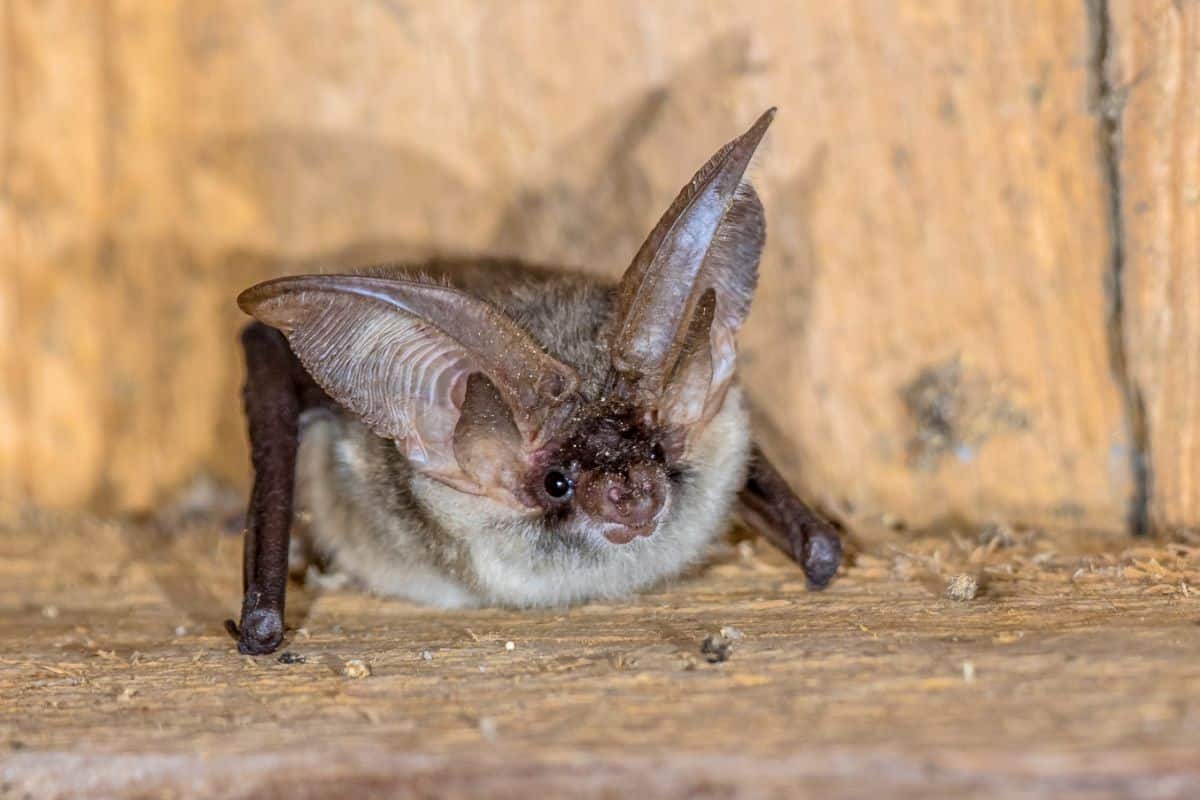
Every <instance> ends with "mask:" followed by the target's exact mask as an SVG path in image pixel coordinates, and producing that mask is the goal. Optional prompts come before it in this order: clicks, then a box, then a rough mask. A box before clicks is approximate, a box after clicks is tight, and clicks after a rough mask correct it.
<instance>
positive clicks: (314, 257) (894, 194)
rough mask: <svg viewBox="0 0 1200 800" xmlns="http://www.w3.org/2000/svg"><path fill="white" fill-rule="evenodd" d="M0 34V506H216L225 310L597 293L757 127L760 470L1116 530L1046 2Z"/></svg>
mask: <svg viewBox="0 0 1200 800" xmlns="http://www.w3.org/2000/svg"><path fill="white" fill-rule="evenodd" d="M0 24H2V25H3V26H4V30H5V34H4V36H3V37H0V41H2V42H3V43H2V44H0V47H3V48H4V62H3V63H5V64H6V65H7V69H6V74H7V75H8V76H9V78H8V80H7V81H6V82H5V84H4V85H3V86H2V87H0V97H2V98H3V99H2V100H0V102H3V103H4V108H5V110H6V112H5V116H4V121H3V122H2V123H0V128H3V132H2V133H0V136H2V137H3V139H2V141H3V143H4V153H5V156H4V162H3V164H4V169H5V173H4V179H3V180H2V181H0V231H3V235H4V236H5V237H6V239H8V240H11V241H12V242H13V243H14V246H13V247H11V248H9V247H5V248H3V249H2V251H0V259H4V273H5V276H6V277H5V280H4V281H3V284H0V292H3V297H4V299H3V300H2V301H0V329H2V330H3V331H4V332H5V333H6V335H5V336H0V371H2V373H0V374H2V375H3V380H4V385H5V391H3V392H0V395H3V399H2V400H0V415H2V416H0V421H2V422H4V423H5V424H3V425H0V431H3V433H0V497H2V498H7V499H8V500H10V501H12V500H15V501H17V502H20V503H33V504H37V505H43V506H51V507H63V508H80V507H86V508H93V509H107V510H121V511H150V510H155V509H158V508H160V507H161V506H162V505H163V504H164V503H165V502H166V501H167V500H168V499H169V498H173V497H175V496H177V495H178V494H179V493H180V492H181V491H182V490H184V489H187V488H188V487H193V486H196V485H201V486H203V485H204V484H203V483H202V482H201V480H200V479H201V478H204V477H205V476H210V477H212V478H215V479H216V480H217V481H219V482H220V483H222V484H225V485H230V486H233V487H236V488H239V489H240V488H241V487H244V486H245V482H246V456H245V445H244V440H243V433H242V426H241V421H240V418H239V411H238V401H237V394H238V392H237V386H238V383H239V381H240V366H239V363H238V355H237V352H236V349H235V347H234V341H235V330H236V327H237V325H238V324H239V316H238V314H237V313H236V310H235V308H234V306H233V302H232V298H233V297H234V296H235V294H236V292H237V291H238V290H240V289H241V288H244V287H245V286H246V285H248V284H250V283H252V282H254V281H256V280H259V279H262V278H265V277H268V276H271V275H275V274H279V273H282V272H291V271H298V270H311V269H333V268H346V267H349V266H353V265H358V264H362V263H364V262H366V261H372V260H379V259H385V258H386V259H396V258H407V257H418V256H421V255H424V254H430V253H461V252H498V253H502V254H508V255H518V256H522V257H525V258H528V259H532V260H539V261H549V262H558V263H565V264H570V265H578V266H583V267H584V268H587V269H591V270H594V271H596V272H599V273H604V274H616V273H617V272H618V271H619V270H620V269H621V268H622V267H623V266H624V265H625V263H626V262H627V261H628V260H629V258H630V256H631V255H632V253H633V252H634V250H635V249H636V247H637V244H638V243H639V242H640V239H641V237H642V236H643V235H644V234H645V232H646V231H647V230H648V229H649V228H650V226H651V225H652V224H653V222H654V220H655V219H656V217H657V216H658V214H659V213H660V212H661V210H662V208H663V207H664V206H665V204H666V203H667V202H668V201H669V199H670V198H671V197H672V196H673V195H674V192H675V191H676V189H677V188H678V186H679V185H680V184H681V182H682V181H683V180H684V179H685V178H686V177H687V176H688V175H690V174H691V173H692V171H693V170H694V169H695V167H696V165H697V164H699V163H701V162H702V161H703V160H704V159H705V158H706V157H707V156H708V155H709V153H710V152H711V151H712V150H713V149H714V147H716V146H717V145H718V144H719V143H721V142H723V141H725V140H726V139H728V138H729V137H730V136H731V135H733V134H734V133H736V132H737V131H740V130H741V129H743V128H744V127H745V125H746V124H747V122H748V121H750V120H752V119H753V118H754V116H755V115H756V114H757V113H758V112H759V111H761V110H762V109H763V108H764V107H766V106H768V105H771V104H777V105H779V106H780V108H781V111H780V115H779V117H778V119H777V122H776V124H775V126H774V128H773V130H772V134H771V139H770V141H769V142H768V145H767V149H766V151H765V153H764V154H763V156H762V158H761V160H760V164H759V166H758V167H757V168H756V176H757V177H756V180H757V182H758V183H759V184H760V186H761V191H762V195H763V198H764V201H765V204H766V206H767V209H768V217H769V228H770V233H769V236H768V239H769V245H768V252H767V256H766V258H765V261H764V265H763V277H762V288H761V290H760V292H759V297H758V300H757V301H756V308H755V310H754V312H753V313H752V315H751V323H750V326H749V329H748V330H747V332H746V335H745V337H744V342H743V344H744V353H745V355H746V363H745V369H744V374H745V376H746V378H747V381H748V383H749V384H750V387H751V390H752V392H754V393H755V394H756V395H757V396H758V397H759V398H760V400H761V404H762V405H763V407H764V412H765V415H766V418H767V425H768V428H769V429H770V430H771V431H772V434H771V435H770V437H769V438H770V448H771V449H772V450H773V455H775V456H776V457H777V458H778V459H779V460H781V461H782V462H783V463H784V464H785V465H787V466H788V471H789V473H790V475H791V476H792V477H794V478H799V479H801V480H803V482H804V483H805V484H806V486H807V487H808V489H809V491H810V492H811V493H812V494H814V495H816V496H818V497H820V498H821V499H822V500H823V501H824V502H825V504H826V505H827V506H829V507H830V508H832V509H833V510H835V511H837V512H838V513H840V514H842V515H843V516H845V517H846V518H847V519H848V520H849V521H850V522H852V523H853V524H859V523H861V522H863V521H869V520H872V519H878V518H880V517H881V516H882V515H888V516H889V518H891V519H895V520H901V521H904V522H906V523H907V524H909V525H910V526H912V527H920V526H923V525H928V524H934V523H938V522H940V521H944V520H946V519H949V518H952V517H955V516H963V517H967V518H972V519H983V518H988V517H991V516H1001V517H1005V518H1010V519H1015V520H1022V521H1027V522H1031V523H1038V524H1043V525H1047V526H1051V527H1065V526H1071V527H1085V528H1092V529H1100V530H1117V529H1122V528H1124V525H1125V512H1126V510H1127V506H1128V504H1129V501H1130V497H1131V495H1132V493H1133V482H1132V480H1131V475H1130V469H1129V464H1130V460H1131V459H1130V458H1129V457H1128V448H1129V447H1130V438H1129V436H1128V434H1127V433H1126V431H1125V419H1124V413H1123V408H1122V397H1121V392H1120V390H1119V387H1118V386H1117V385H1116V382H1115V381H1114V379H1113V377H1112V375H1111V372H1110V368H1109V354H1108V352H1107V349H1106V344H1105V341H1106V340H1105V331H1106V324H1107V320H1106V317H1105V313H1106V312H1105V309H1106V304H1105V298H1104V290H1103V286H1104V280H1105V276H1106V274H1107V268H1108V253H1109V251H1110V244H1111V240H1110V239H1109V238H1108V236H1109V234H1108V229H1107V219H1108V207H1107V199H1106V197H1107V194H1106V193H1107V187H1106V183H1105V179H1104V171H1103V169H1102V163H1101V161H1102V159H1100V149H1101V148H1100V135H1099V131H1100V127H1099V126H1100V120H1099V118H1098V117H1097V116H1096V115H1095V114H1094V113H1093V108H1092V106H1091V105H1089V87H1090V86H1091V81H1092V77H1093V76H1092V74H1091V73H1092V72H1093V69H1092V55H1093V52H1092V39H1091V38H1090V27H1089V23H1088V19H1087V15H1086V8H1085V6H1084V5H1083V4H1075V5H1072V4H1062V3H1054V2H1034V0H1020V2H1012V3H1003V4H987V5H986V6H984V7H978V6H976V5H971V4H964V3H959V2H951V1H950V0H939V1H938V2H932V3H931V2H925V1H924V0H921V1H920V2H918V0H906V1H905V2H871V1H870V0H862V1H861V2H854V3H838V4H828V3H816V2H811V3H799V4H798V3H791V2H769V1H768V0H749V1H748V2H738V3H720V4H718V3H706V4H702V5H700V6H697V5H695V4H690V3H682V2H679V3H664V4H652V5H647V4H644V3H638V2H634V0H623V1H622V2H618V3H606V4H582V5H577V4H550V5H546V4H543V3H537V2H528V3H513V4H505V5H504V7H503V9H501V8H500V7H496V6H490V5H486V4H485V5H478V4H473V3H458V4H456V3H446V4H427V3H407V2H399V1H396V2H386V3H385V2H380V3H363V4H356V5H354V6H352V7H349V8H343V7H338V6H332V5H327V4H295V5H292V4H276V3H267V2H262V3H250V4H246V3H228V2H213V3H204V4H194V3H191V4H188V3H181V2H153V3H151V2H136V1H134V0H121V1H118V2H113V3H108V4H95V5H89V6H88V7H87V9H86V10H84V11H82V12H81V11H80V10H79V9H78V7H77V4H74V3H68V2H62V0H57V1H56V0H47V2H42V3H32V2H23V1H22V0H12V1H11V2H9V3H8V4H7V5H6V6H5V13H4V14H3V15H2V18H0ZM318 34H319V35H318ZM329 43H336V46H330V44H329ZM14 309H15V310H14Z"/></svg>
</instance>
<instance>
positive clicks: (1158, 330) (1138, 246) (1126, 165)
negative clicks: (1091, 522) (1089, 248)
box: [1108, 0, 1200, 528]
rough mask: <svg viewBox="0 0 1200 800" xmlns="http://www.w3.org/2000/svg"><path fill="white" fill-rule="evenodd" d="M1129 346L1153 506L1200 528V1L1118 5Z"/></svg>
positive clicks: (1116, 72) (1160, 519)
mask: <svg viewBox="0 0 1200 800" xmlns="http://www.w3.org/2000/svg"><path fill="white" fill-rule="evenodd" d="M1112 28H1113V31H1114V34H1113V42H1112V46H1111V57H1110V61H1109V64H1108V71H1109V75H1110V80H1111V82H1112V84H1113V86H1114V87H1115V89H1116V96H1117V98H1118V100H1119V104H1117V105H1115V106H1114V107H1113V108H1112V109H1111V111H1112V113H1113V115H1114V122H1115V129H1114V133H1115V134H1116V135H1117V136H1118V137H1119V138H1118V140H1117V143H1116V144H1117V148H1118V153H1119V158H1120V165H1121V223H1122V228H1123V244H1124V246H1123V251H1124V252H1123V257H1124V288H1125V291H1124V296H1125V304H1126V312H1125V345H1126V349H1127V352H1128V353H1129V354H1130V355H1131V358H1130V369H1131V378H1132V380H1133V386H1134V387H1135V388H1136V390H1137V392H1138V395H1139V398H1140V402H1141V403H1142V405H1143V407H1144V416H1145V425H1146V431H1147V442H1146V453H1147V469H1148V475H1149V480H1150V487H1151V492H1150V496H1149V501H1150V502H1149V514H1150V520H1151V522H1152V523H1154V524H1155V525H1157V526H1158V527H1160V528H1170V527H1192V528H1196V527H1198V526H1200V158H1198V157H1197V154H1198V153H1200V3H1197V2H1195V0H1189V1H1188V2H1178V3H1175V2H1169V0H1155V2H1142V1H1141V0H1120V2H1115V3H1113V26H1112Z"/></svg>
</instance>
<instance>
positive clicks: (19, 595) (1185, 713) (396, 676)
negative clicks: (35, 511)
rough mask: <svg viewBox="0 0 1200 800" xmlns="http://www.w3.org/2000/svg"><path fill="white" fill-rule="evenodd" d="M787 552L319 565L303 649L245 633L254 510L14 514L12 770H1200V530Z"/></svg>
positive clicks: (973, 780) (704, 774)
mask: <svg viewBox="0 0 1200 800" xmlns="http://www.w3.org/2000/svg"><path fill="white" fill-rule="evenodd" d="M864 542H865V543H864ZM981 542H984V544H981ZM764 548H765V546H764V545H756V544H754V543H746V544H744V545H741V546H740V547H725V548H723V549H722V551H721V552H720V553H719V554H718V555H717V556H716V558H715V559H714V561H713V562H712V563H711V564H710V565H709V566H708V567H707V568H706V569H705V570H703V571H702V572H701V573H700V574H698V575H696V576H693V577H692V578H689V579H688V580H685V581H682V582H680V583H679V584H677V585H673V586H669V587H665V588H663V589H661V590H658V591H655V592H651V593H648V594H645V595H642V596H640V597H638V598H634V599H631V600H630V601H628V602H623V603H617V604H611V605H589V606H583V607H579V608H574V609H570V610H563V611H542V612H506V611H495V610H486V611H462V612H440V611H434V610H429V609H422V608H418V607H415V606H411V605H408V604H405V603H399V602H391V601H384V600H380V599H375V598H370V597H364V596H360V595H357V594H353V593H349V592H334V591H327V592H318V591H316V590H304V589H303V588H302V587H300V586H299V585H297V586H295V587H293V588H294V590H295V591H294V592H293V594H292V601H291V604H290V619H289V624H290V625H291V626H293V627H294V628H296V630H293V631H292V632H291V633H290V634H289V636H288V638H287V641H286V644H285V648H284V649H285V651H286V652H288V653H291V654H293V656H294V657H297V658H299V659H303V660H302V661H299V662H297V663H280V661H279V660H278V659H277V658H276V657H274V656H267V657H262V658H249V657H243V656H239V655H238V654H237V653H236V651H235V649H234V644H233V641H232V640H231V639H230V638H229V637H228V636H227V635H226V634H225V633H224V632H223V630H222V627H221V622H222V620H223V619H224V618H226V617H228V616H230V615H232V614H233V612H234V610H235V608H236V605H237V601H238V585H237V584H238V580H239V579H238V574H239V569H238V564H237V560H238V559H237V553H238V550H239V544H238V542H237V539H236V538H234V537H231V536H230V535H229V534H227V533H219V532H217V531H215V530H214V529H212V528H193V529H190V530H186V531H181V532H176V533H174V534H165V533H162V532H158V531H154V530H151V529H146V528H135V527H129V526H118V525H112V524H102V523H79V522H76V521H71V520H68V519H63V518H50V519H46V518H43V519H41V520H29V521H27V522H25V523H24V524H23V525H22V526H20V527H18V528H13V529H9V530H6V531H3V536H0V787H2V788H0V796H4V797H10V796H11V797H35V798H43V797H63V798H66V797H80V796H114V795H119V796H138V797H190V796H204V797H288V798H304V797H317V796H325V795H326V794H327V793H329V792H337V793H339V794H348V795H349V794H352V795H353V796H393V795H394V794H395V793H396V792H399V791H402V790H403V791H408V792H411V793H412V794H413V795H415V796H430V797H432V796H437V797H529V796H565V795H571V796H577V797H602V796H605V797H609V796H649V795H650V794H653V795H654V796H660V797H697V796H701V797H889V798H910V797H911V798H918V797H920V798H927V797H956V798H963V797H984V796H987V797H997V796H1018V795H1019V796H1022V797H1047V798H1050V797H1053V798H1076V797H1081V798H1082V797H1086V798H1098V797H1129V796H1135V795H1136V796H1143V797H1156V798H1171V797H1180V798H1183V797H1195V796H1197V792H1198V791H1200V761H1197V759H1196V757H1195V745H1196V740H1197V736H1198V735H1200V599H1198V597H1197V591H1200V541H1193V542H1191V543H1188V542H1178V543H1175V544H1166V543H1148V544H1145V545H1143V546H1141V547H1138V548H1130V547H1128V543H1122V542H1119V541H1111V540H1106V541H1097V540H1096V539H1095V538H1094V537H1079V538H1072V539H1069V540H1064V539H1062V538H1058V539H1054V538H1051V537H1049V536H1047V535H1044V534H1038V533H1035V532H1021V531H1017V532H1012V531H1008V530H1004V529H1000V530H998V531H995V530H993V531H990V532H988V533H984V534H981V533H980V532H978V531H975V530H968V529H963V530H961V531H958V532H956V533H954V534H951V535H947V536H944V537H940V538H932V537H922V538H917V539H915V540H911V541H907V542H900V541H899V540H896V539H892V538H885V537H880V538H875V539H871V540H870V541H865V540H863V539H860V540H859V544H858V555H857V557H856V561H855V563H854V565H853V566H851V567H849V569H848V570H847V571H846V573H845V574H844V575H843V576H841V578H840V579H839V580H838V581H837V583H835V584H834V586H833V587H832V588H831V589H830V590H829V591H827V592H825V593H809V592H807V591H806V590H805V589H804V586H803V581H802V579H801V577H800V575H799V573H798V572H797V571H796V569H795V568H794V566H792V565H790V564H789V563H787V562H785V561H784V560H783V559H782V558H781V557H779V556H778V555H777V554H776V553H775V552H774V551H773V550H769V549H764ZM959 574H963V575H968V576H970V577H971V578H974V579H975V580H976V581H977V585H978V586H979V590H978V593H977V595H976V596H975V597H974V599H971V600H964V601H958V602H955V601H952V600H949V599H946V598H945V597H944V595H943V592H944V588H945V586H946V585H947V583H948V581H949V580H950V579H951V578H952V577H953V576H955V575H959ZM730 627H731V628H734V629H736V630H737V631H738V632H740V634H741V638H740V639H737V640H736V641H735V642H734V647H733V650H732V652H731V653H730V654H729V656H728V659H727V660H726V661H725V662H724V663H708V661H706V660H705V658H704V657H703V656H702V655H701V653H700V648H701V642H702V640H703V639H704V638H705V637H706V636H707V635H709V634H714V633H717V632H718V631H719V630H720V629H722V628H730ZM727 633H730V632H728V631H727ZM730 635H735V634H732V633H730ZM508 642H512V647H511V649H509V648H508V646H507V644H506V643H508ZM423 652H425V653H427V654H428V658H426V657H424V656H423ZM353 660H361V661H362V662H363V664H364V665H365V667H366V669H367V670H369V672H370V674H369V675H368V676H366V677H361V678H353V677H348V676H347V675H346V674H345V671H346V669H347V663H348V662H351V661H353ZM359 669H360V671H361V668H359Z"/></svg>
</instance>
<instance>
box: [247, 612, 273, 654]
mask: <svg viewBox="0 0 1200 800" xmlns="http://www.w3.org/2000/svg"><path fill="white" fill-rule="evenodd" d="M282 642H283V615H282V614H281V613H280V612H279V611H277V610H276V609H273V608H256V609H254V610H253V611H247V612H246V613H245V614H243V615H242V624H241V629H240V631H239V632H238V652H239V653H242V654H243V655H248V656H265V655H266V654H267V653H272V652H274V651H275V649H276V648H278V647H279V645H280V644H281V643H282Z"/></svg>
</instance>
